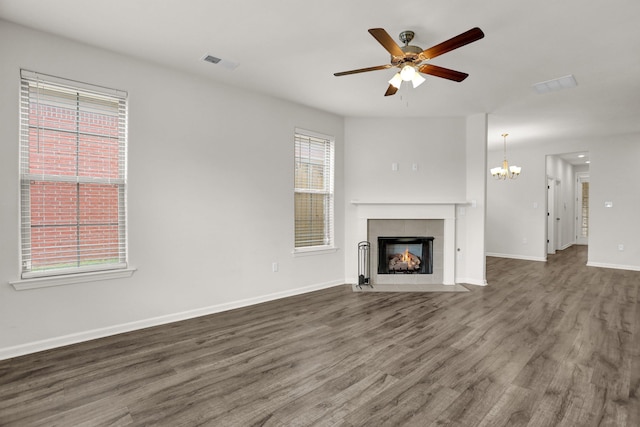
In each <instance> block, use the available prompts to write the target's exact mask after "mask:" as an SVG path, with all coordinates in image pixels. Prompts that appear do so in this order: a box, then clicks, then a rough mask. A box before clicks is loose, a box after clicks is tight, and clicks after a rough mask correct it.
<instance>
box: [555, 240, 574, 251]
mask: <svg viewBox="0 0 640 427" xmlns="http://www.w3.org/2000/svg"><path fill="white" fill-rule="evenodd" d="M573 245H575V242H570V243H567V244H565V245H563V246H562V247H561V248H560V249H558V250H559V251H564V250H565V249H569V248H570V247H571V246H573Z"/></svg>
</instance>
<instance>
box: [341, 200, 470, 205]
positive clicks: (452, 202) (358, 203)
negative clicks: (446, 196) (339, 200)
mask: <svg viewBox="0 0 640 427" xmlns="http://www.w3.org/2000/svg"><path fill="white" fill-rule="evenodd" d="M349 203H351V204H352V205H473V202H468V201H466V200H462V201H460V200H458V201H456V200H454V201H445V202H443V201H435V202H427V201H422V202H421V201H417V202H405V201H402V202H393V201H371V200H369V201H360V200H351V201H349Z"/></svg>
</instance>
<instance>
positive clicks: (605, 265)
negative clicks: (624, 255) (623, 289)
mask: <svg viewBox="0 0 640 427" xmlns="http://www.w3.org/2000/svg"><path fill="white" fill-rule="evenodd" d="M587 267H600V268H615V269H616V270H630V271H640V266H638V265H621V264H608V263H605V262H591V261H589V262H587Z"/></svg>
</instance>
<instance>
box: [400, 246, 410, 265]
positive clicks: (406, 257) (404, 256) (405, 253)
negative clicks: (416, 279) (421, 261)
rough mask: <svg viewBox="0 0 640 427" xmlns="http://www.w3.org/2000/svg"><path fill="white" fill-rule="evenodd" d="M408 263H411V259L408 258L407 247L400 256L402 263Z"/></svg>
mask: <svg viewBox="0 0 640 427" xmlns="http://www.w3.org/2000/svg"><path fill="white" fill-rule="evenodd" d="M409 261H411V257H410V256H409V247H408V246H407V248H406V249H405V250H404V253H403V254H402V262H409Z"/></svg>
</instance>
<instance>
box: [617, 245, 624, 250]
mask: <svg viewBox="0 0 640 427" xmlns="http://www.w3.org/2000/svg"><path fill="white" fill-rule="evenodd" d="M618 250H619V251H621V252H622V251H624V245H623V244H622V243H620V244H618Z"/></svg>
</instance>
